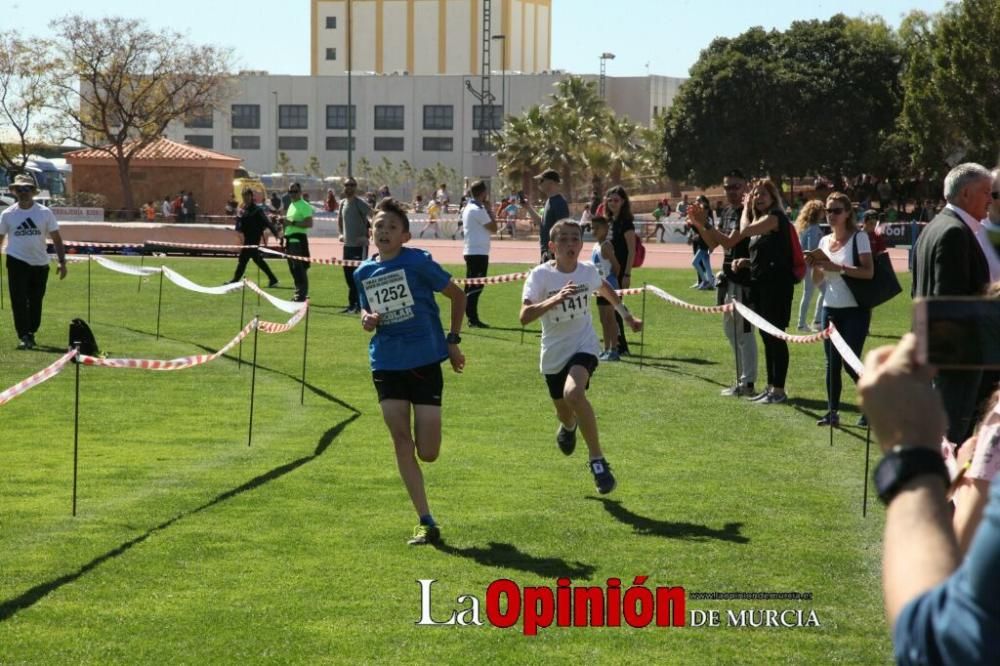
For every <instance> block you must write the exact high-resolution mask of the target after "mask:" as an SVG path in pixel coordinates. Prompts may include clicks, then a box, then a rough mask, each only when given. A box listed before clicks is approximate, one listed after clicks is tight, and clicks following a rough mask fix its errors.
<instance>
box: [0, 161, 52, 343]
mask: <svg viewBox="0 0 1000 666" xmlns="http://www.w3.org/2000/svg"><path fill="white" fill-rule="evenodd" d="M10 191H11V192H12V193H13V194H14V196H15V197H17V203H16V204H14V205H13V206H11V207H10V208H8V209H7V210H5V211H3V213H0V245H3V239H4V236H9V240H8V243H7V286H8V288H9V290H10V303H11V310H12V311H13V312H14V329H15V331H16V332H17V339H18V341H19V342H18V345H17V348H18V349H32V348H34V346H35V334H36V333H37V332H38V327H39V326H40V325H41V323H42V299H43V298H44V297H45V285H46V284H47V283H48V280H49V255H48V252H47V244H48V242H47V241H46V236H50V237H51V238H52V246H53V247H54V248H55V250H56V254H57V255H58V256H59V279H60V280H62V279H64V278H65V277H66V251H65V250H64V249H63V243H62V237H61V236H60V235H59V223H58V222H56V216H55V215H54V214H53V213H52V211H51V210H49V209H48V208H46V207H45V206H42V205H40V204H37V203H35V193H36V192H37V191H38V189H37V187H36V186H35V180H34V179H33V178H32V177H31V176H29V175H20V176H17V177H16V178H15V179H14V184H13V185H11V187H10Z"/></svg>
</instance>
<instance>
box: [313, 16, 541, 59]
mask: <svg viewBox="0 0 1000 666" xmlns="http://www.w3.org/2000/svg"><path fill="white" fill-rule="evenodd" d="M310 2H311V3H312V17H311V23H312V29H311V35H312V42H311V45H312V63H311V65H312V66H311V68H310V70H309V71H310V72H311V73H312V75H313V76H328V75H336V74H345V73H346V72H347V70H348V68H349V69H351V71H355V72H374V73H376V74H388V73H391V72H406V73H408V74H410V75H411V76H414V75H425V74H426V75H434V74H470V73H474V72H479V71H480V69H481V66H482V60H481V58H482V43H483V12H484V9H485V8H486V6H487V4H488V5H489V12H490V18H489V24H490V28H491V30H490V33H491V36H492V35H506V36H507V38H506V39H505V40H503V44H502V45H498V46H497V48H496V53H495V55H491V59H495V60H496V61H497V63H499V62H500V61H501V60H502V61H504V62H506V63H507V69H510V70H514V71H519V72H524V73H526V74H537V73H540V72H543V71H547V70H550V69H552V47H551V44H552V22H551V17H552V0H490V1H489V2H488V3H487V2H485V1H484V0H310ZM351 25H353V29H352V30H348V26H351ZM348 42H350V56H348ZM501 49H503V50H502V51H501Z"/></svg>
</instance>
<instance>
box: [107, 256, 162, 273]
mask: <svg viewBox="0 0 1000 666" xmlns="http://www.w3.org/2000/svg"><path fill="white" fill-rule="evenodd" d="M94 261H96V262H97V263H98V264H100V265H101V266H103V267H104V268H107V269H108V270H111V271H115V272H117V273H125V274H126V275H138V276H139V277H149V276H150V275H156V274H157V273H159V272H160V269H159V268H156V267H153V266H130V265H128V264H123V263H121V262H118V261H111V260H110V259H107V258H105V257H101V256H94Z"/></svg>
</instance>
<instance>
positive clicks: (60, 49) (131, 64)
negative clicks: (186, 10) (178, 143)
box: [49, 16, 232, 210]
mask: <svg viewBox="0 0 1000 666" xmlns="http://www.w3.org/2000/svg"><path fill="white" fill-rule="evenodd" d="M52 28H53V30H54V32H55V33H56V38H55V39H54V40H52V42H51V48H52V52H53V58H54V65H53V67H52V69H51V75H50V77H49V81H50V83H51V86H52V89H53V92H54V95H53V100H54V101H53V105H54V107H55V111H56V112H57V117H56V120H55V122H56V123H58V124H59V129H61V130H62V134H63V135H64V136H65V137H66V138H68V139H72V140H75V141H79V142H80V143H81V144H83V145H84V146H87V147H90V148H94V149H97V150H101V151H104V152H106V153H107V154H108V155H110V156H111V157H112V158H113V159H114V160H115V162H116V163H117V165H118V175H119V178H120V179H121V186H122V193H123V195H124V202H125V208H126V209H127V210H133V209H134V208H135V202H134V199H133V195H132V187H131V184H130V180H129V165H130V163H131V161H132V158H133V157H134V156H135V155H136V153H138V152H139V151H140V150H142V149H143V148H144V147H145V146H147V145H148V144H150V143H152V142H153V141H156V140H157V139H159V138H160V137H161V136H163V134H164V132H165V131H166V129H167V125H169V124H170V123H171V122H173V121H176V120H182V119H184V118H189V117H195V116H203V115H205V114H209V113H211V112H212V110H213V109H214V108H215V107H217V106H219V105H220V104H221V102H222V101H223V100H225V99H226V98H227V96H228V93H229V90H228V88H229V85H230V78H229V77H230V70H231V61H232V52H231V50H229V49H222V48H218V47H216V46H208V45H198V44H192V43H191V42H189V41H188V40H187V39H185V38H184V37H183V36H182V35H181V34H179V33H177V32H174V31H170V30H164V31H156V30H153V29H151V28H149V27H148V26H147V25H146V24H145V23H144V22H142V21H139V20H136V19H129V18H121V17H107V18H101V19H89V18H85V17H83V16H65V17H63V18H61V19H58V20H56V21H54V22H53V23H52Z"/></svg>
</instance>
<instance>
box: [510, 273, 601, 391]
mask: <svg viewBox="0 0 1000 666" xmlns="http://www.w3.org/2000/svg"><path fill="white" fill-rule="evenodd" d="M570 282H572V283H573V284H575V285H577V286H579V287H580V293H578V294H577V295H576V296H574V297H573V298H568V299H566V300H565V301H563V302H562V303H560V304H559V305H557V306H556V307H554V308H552V309H551V310H549V311H548V312H546V313H545V314H543V315H542V317H541V319H542V353H541V362H540V364H539V367H540V369H541V371H542V374H544V375H554V374H556V373H558V372H561V371H562V369H563V368H564V367H565V366H566V363H568V362H569V360H570V359H571V358H573V355H574V354H581V353H582V354H593V355H594V356H597V355H598V354H600V353H601V346H600V343H598V341H597V333H595V332H594V324H593V322H592V321H591V318H590V298H591V296H592V295H593V292H595V291H597V289H598V288H600V286H601V284H602V282H603V281H602V280H601V276H600V275H599V274H598V272H597V269H596V268H595V267H594V265H593V264H591V263H589V262H586V261H581V262H579V263H578V264H577V266H576V270H574V271H573V272H572V273H563V272H561V271H560V270H559V269H558V268H556V265H555V262H554V261H547V262H545V263H544V264H540V265H538V266H536V267H535V268H534V269H532V271H531V273H529V274H528V280H527V281H526V282H525V283H524V290H523V291H522V295H521V300H522V302H523V301H528V302H529V303H532V304H534V303H540V302H541V301H544V300H545V299H547V298H549V297H550V296H553V295H554V294H557V293H559V291H560V290H562V288H563V287H565V286H566V285H567V284H568V283H570Z"/></svg>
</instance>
